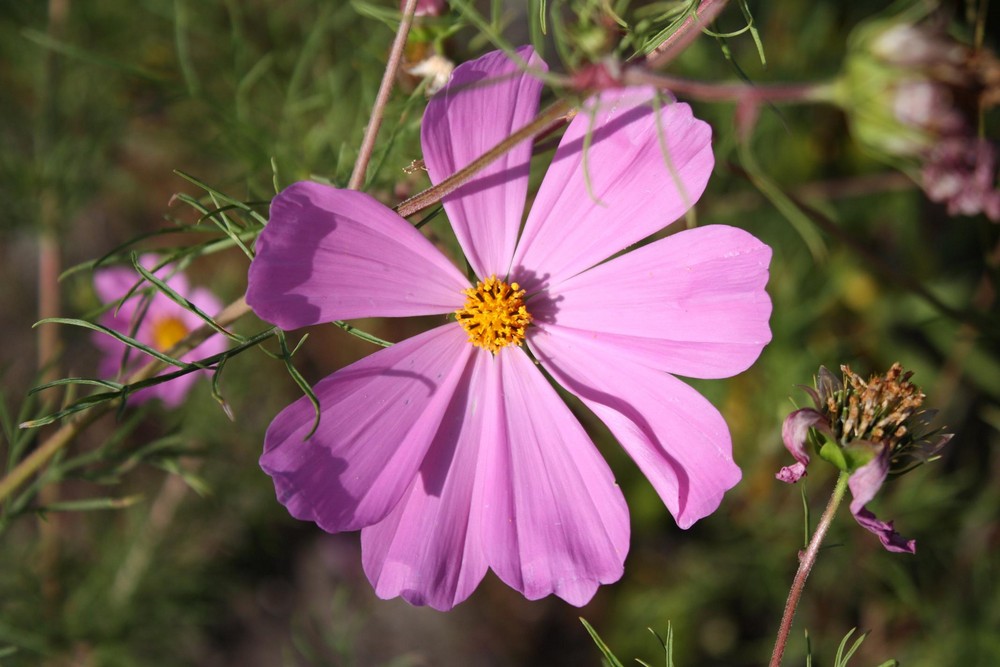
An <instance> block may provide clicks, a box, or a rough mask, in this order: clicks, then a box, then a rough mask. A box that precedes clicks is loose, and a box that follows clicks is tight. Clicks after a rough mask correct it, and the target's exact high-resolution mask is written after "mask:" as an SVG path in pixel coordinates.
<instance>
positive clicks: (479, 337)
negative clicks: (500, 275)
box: [455, 276, 531, 354]
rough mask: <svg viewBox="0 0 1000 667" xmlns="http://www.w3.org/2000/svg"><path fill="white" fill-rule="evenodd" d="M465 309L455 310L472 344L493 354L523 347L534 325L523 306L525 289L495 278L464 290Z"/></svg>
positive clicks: (491, 277) (492, 277)
mask: <svg viewBox="0 0 1000 667" xmlns="http://www.w3.org/2000/svg"><path fill="white" fill-rule="evenodd" d="M462 293H463V294H464V295H465V306H464V307H463V308H461V309H460V310H456V311H455V317H456V318H458V323H459V324H461V325H462V328H463V329H465V331H466V332H467V333H468V334H469V342H470V343H472V344H473V345H475V346H476V347H481V348H483V349H484V350H489V351H490V352H492V353H493V354H496V353H497V352H499V351H500V350H501V349H502V348H504V347H507V346H508V345H520V344H521V343H522V342H523V341H524V332H525V329H527V327H528V325H529V324H531V314H530V313H528V309H527V308H526V307H525V305H524V290H523V289H521V286H520V285H518V284H517V283H510V284H508V283H505V282H504V281H502V280H498V279H497V277H496V276H490V277H489V278H488V279H486V281H483V282H478V283H476V286H475V287H470V288H469V289H467V290H463V291H462Z"/></svg>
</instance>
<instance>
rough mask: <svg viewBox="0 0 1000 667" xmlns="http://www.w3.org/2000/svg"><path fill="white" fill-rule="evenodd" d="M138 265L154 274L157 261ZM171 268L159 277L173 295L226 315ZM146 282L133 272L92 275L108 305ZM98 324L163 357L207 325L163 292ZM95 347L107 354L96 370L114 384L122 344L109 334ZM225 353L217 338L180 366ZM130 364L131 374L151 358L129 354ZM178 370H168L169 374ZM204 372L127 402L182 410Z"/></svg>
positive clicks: (139, 298)
mask: <svg viewBox="0 0 1000 667" xmlns="http://www.w3.org/2000/svg"><path fill="white" fill-rule="evenodd" d="M139 261H140V263H141V264H142V265H143V266H144V267H145V268H147V269H149V270H152V269H153V267H155V266H156V265H157V261H158V260H157V258H156V257H155V256H153V255H143V256H142V257H141V258H140V259H139ZM171 271H172V269H171V267H169V266H165V267H163V268H162V269H160V270H159V271H157V272H156V275H157V277H158V278H160V279H162V280H164V282H166V283H167V285H168V286H170V288H171V289H173V290H174V291H175V292H177V293H178V294H180V295H181V296H184V297H185V298H187V299H188V300H189V301H191V302H192V303H193V304H194V305H196V306H198V308H200V309H201V310H202V311H203V312H205V313H208V314H209V315H215V314H216V313H218V312H219V311H220V310H221V309H222V303H221V302H220V301H219V300H218V299H217V298H216V297H215V295H214V294H212V293H211V292H209V291H208V290H207V289H204V288H202V287H194V288H192V287H191V286H189V284H188V281H187V278H186V277H185V276H184V274H183V273H174V274H173V275H171ZM140 280H142V276H140V275H139V274H138V273H136V272H135V271H134V270H132V269H131V268H125V267H111V268H107V269H100V270H98V271H97V272H95V273H94V289H95V290H96V291H97V296H98V297H99V298H100V299H101V301H103V302H104V303H108V304H110V303H115V302H117V301H118V300H119V299H121V298H122V297H124V296H125V295H126V294H128V292H129V290H131V289H132V288H133V287H134V286H135V284H136V283H137V282H139V281H140ZM100 323H101V324H102V325H104V326H106V327H108V328H109V329H114V330H115V331H120V332H122V333H124V334H126V335H129V336H131V337H133V338H135V339H136V340H138V341H139V342H140V343H144V344H146V345H148V346H150V347H152V348H155V349H157V350H159V351H161V352H166V351H167V350H169V349H170V348H171V347H173V346H174V345H175V344H177V343H178V342H180V341H181V340H182V339H184V338H185V337H186V336H187V335H188V334H189V333H191V332H192V331H193V330H195V329H197V328H199V327H201V325H202V324H204V322H203V321H202V319H201V318H200V317H198V316H197V315H195V314H194V313H192V312H191V311H189V310H186V309H185V308H182V307H181V306H180V305H178V304H177V303H175V302H174V301H172V300H171V299H170V298H169V297H167V296H166V295H165V294H163V293H162V292H159V291H156V292H154V293H153V295H152V297H144V295H143V294H142V293H141V292H138V293H136V294H134V295H133V296H132V297H131V298H130V299H129V300H128V301H126V302H125V303H123V304H121V306H120V307H119V308H117V310H116V309H115V308H112V309H110V310H108V311H107V312H106V313H104V315H102V316H101V320H100ZM93 340H94V343H95V345H97V347H98V348H99V349H100V350H101V351H102V352H103V354H104V356H103V358H102V359H101V362H100V365H99V367H98V372H99V373H100V375H101V377H105V378H113V377H117V376H118V375H119V372H120V370H121V367H122V360H123V359H124V355H125V353H126V351H127V350H128V347H127V346H126V345H125V344H124V343H121V342H119V341H118V340H116V339H114V338H112V337H111V336H107V335H105V334H101V333H97V334H95V335H94V337H93ZM225 349H226V343H225V340H224V339H223V338H222V337H221V336H213V337H211V338H209V339H208V340H206V341H205V342H204V343H202V344H201V345H199V346H198V347H196V348H195V349H193V350H191V351H190V352H188V353H187V354H184V355H183V356H181V357H180V359H181V361H196V360H198V359H202V358H204V357H209V356H212V355H214V354H219V353H221V352H222V351H223V350H225ZM128 354H129V357H128V360H129V363H128V366H127V369H126V370H127V371H133V370H135V369H137V368H138V367H139V366H140V365H142V364H144V363H146V362H147V361H149V357H147V356H146V355H145V354H143V353H142V352H140V351H138V350H134V349H133V350H130V351H128ZM174 370H177V369H176V368H168V369H166V370H165V371H164V373H169V372H172V371H174ZM201 374H202V372H201V371H199V372H195V373H190V374H188V375H183V376H181V377H178V378H175V379H173V380H170V381H168V382H164V383H163V384H158V385H155V386H153V387H148V388H146V389H142V390H140V391H138V392H136V393H135V394H131V395H130V396H129V400H130V401H134V402H136V403H142V402H144V401H148V400H149V399H151V398H159V399H161V400H162V401H163V403H164V404H165V405H167V406H168V407H172V408H173V407H177V406H178V405H180V404H181V403H182V402H183V401H184V398H185V397H186V396H187V394H188V392H189V391H190V390H191V388H192V387H193V386H194V383H195V381H196V380H197V379H198V376H199V375H201Z"/></svg>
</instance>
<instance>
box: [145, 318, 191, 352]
mask: <svg viewBox="0 0 1000 667" xmlns="http://www.w3.org/2000/svg"><path fill="white" fill-rule="evenodd" d="M189 333H191V332H190V331H188V328H187V325H185V324H184V322H183V321H182V320H181V319H180V318H179V317H161V318H158V319H156V320H155V321H154V322H153V346H154V347H155V348H156V349H157V350H159V351H160V352H166V351H167V350H169V349H170V348H172V347H173V346H174V345H176V344H177V343H179V342H181V341H182V340H184V339H185V338H186V337H187V335H188V334H189Z"/></svg>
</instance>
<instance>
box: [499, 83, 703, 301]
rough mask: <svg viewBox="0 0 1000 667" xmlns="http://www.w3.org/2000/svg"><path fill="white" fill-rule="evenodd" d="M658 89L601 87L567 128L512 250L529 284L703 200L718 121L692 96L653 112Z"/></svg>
mask: <svg viewBox="0 0 1000 667" xmlns="http://www.w3.org/2000/svg"><path fill="white" fill-rule="evenodd" d="M654 95H655V92H654V91H653V89H651V88H625V89H620V90H608V91H604V92H603V93H601V95H600V97H599V98H596V97H595V98H591V99H590V100H588V102H587V104H585V105H584V108H583V109H581V110H580V112H579V113H578V114H577V116H576V118H575V119H574V120H573V122H572V123H571V124H570V126H569V128H568V129H567V130H566V134H565V135H564V136H563V138H562V141H561V142H560V144H559V149H558V150H557V151H556V155H555V158H554V159H553V161H552V165H551V166H550V167H549V171H548V173H547V174H546V175H545V180H544V181H543V182H542V185H541V188H540V189H539V191H538V195H537V196H536V197H535V202H534V204H533V205H532V207H531V213H530V214H529V215H528V220H527V222H526V223H525V227H524V233H523V234H522V235H521V240H520V242H519V244H518V247H517V250H516V251H515V253H514V267H515V268H514V273H516V274H517V275H518V276H519V280H520V282H521V283H522V284H523V285H524V286H525V288H526V289H528V291H529V292H530V291H532V289H534V288H536V287H538V286H540V285H549V286H552V285H555V284H557V283H559V282H561V281H562V280H565V279H566V278H569V277H570V276H573V275H575V274H577V273H579V272H581V271H583V270H584V269H587V268H589V267H591V266H593V265H594V264H596V263H598V262H600V261H601V260H603V259H606V258H608V257H610V256H611V255H613V254H615V253H616V252H618V251H619V250H622V249H623V248H626V247H628V246H630V245H632V244H633V243H635V242H636V241H639V240H641V239H643V238H645V237H647V236H649V235H650V234H652V233H653V232H655V231H658V230H659V229H662V228H663V227H665V226H667V225H668V224H670V223H671V222H673V221H674V220H676V219H677V218H679V217H680V216H681V215H683V214H684V212H685V211H687V210H688V209H689V208H691V206H692V205H694V203H695V202H696V201H698V198H699V197H700V196H701V193H702V191H704V189H705V184H706V183H707V182H708V177H709V175H710V174H711V173H712V166H713V164H714V157H713V156H712V145H711V139H712V131H711V128H709V126H708V125H707V124H705V123H703V122H701V121H700V120H697V119H696V118H694V117H693V116H692V115H691V109H690V107H688V105H686V104H680V103H678V102H672V101H670V100H664V101H663V102H662V104H661V109H660V113H659V114H656V113H655V112H654V109H653V105H652V103H651V100H652V99H653V97H654ZM657 122H659V127H660V131H661V133H662V136H663V138H664V141H665V142H666V147H667V149H666V151H663V150H662V149H661V145H660V141H659V138H658V136H657ZM588 135H589V136H590V145H589V146H587V147H586V152H585V151H584V147H585V146H584V145H585V142H586V139H587V136H588ZM584 156H586V165H584ZM668 164H669V166H668ZM585 167H586V168H585ZM588 179H589V181H590V188H589V189H588V187H587V181H588ZM521 276H534V278H533V279H531V280H529V279H528V278H524V277H521Z"/></svg>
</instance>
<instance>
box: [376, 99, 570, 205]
mask: <svg viewBox="0 0 1000 667" xmlns="http://www.w3.org/2000/svg"><path fill="white" fill-rule="evenodd" d="M571 110H572V107H571V106H570V103H569V102H568V101H567V100H565V99H559V100H557V101H555V102H553V103H552V104H551V105H549V106H548V107H547V108H546V109H545V110H543V111H542V112H541V113H540V114H538V115H537V116H536V117H535V118H534V120H532V121H531V122H530V123H528V124H527V125H525V126H524V127H522V128H521V129H520V130H518V131H517V132H515V133H514V134H512V135H510V136H509V137H507V138H506V139H504V140H503V141H501V142H500V143H498V144H497V145H496V146H494V147H493V148H491V149H490V150H488V151H486V153H484V154H483V155H481V156H480V157H478V158H476V159H475V160H473V161H472V162H470V163H469V164H468V166H466V167H464V168H463V169H460V170H458V171H457V172H455V173H454V174H452V175H451V176H449V177H448V178H446V179H444V180H443V181H441V182H440V183H438V184H437V185H435V186H433V187H430V188H427V189H426V190H424V191H423V192H420V193H417V194H415V195H413V196H412V197H410V198H409V199H406V200H404V201H403V202H401V203H400V204H399V205H398V206H397V207H396V213H398V214H399V215H400V216H402V217H404V218H406V217H409V216H411V215H413V214H414V213H416V212H418V211H422V210H423V209H425V208H427V207H428V206H432V205H433V204H436V203H437V202H439V201H440V200H441V199H442V198H443V197H445V196H446V195H448V194H450V193H451V192H454V191H455V190H457V189H458V188H459V187H461V186H462V185H463V184H465V183H466V182H468V181H469V180H470V179H471V178H472V177H473V176H475V175H476V174H477V173H478V172H480V171H482V170H483V169H485V168H486V167H488V166H489V165H490V164H492V163H493V162H495V161H496V160H498V159H500V157H501V156H502V155H503V154H504V153H506V152H507V151H509V150H511V149H512V148H514V146H516V145H518V144H519V143H521V142H522V141H526V140H528V139H530V138H532V137H534V136H536V135H539V134H545V133H546V132H548V130H549V129H550V127H551V126H552V125H553V124H556V123H559V122H560V121H561V119H562V118H563V117H564V116H566V115H567V114H569V113H570V111H571Z"/></svg>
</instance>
